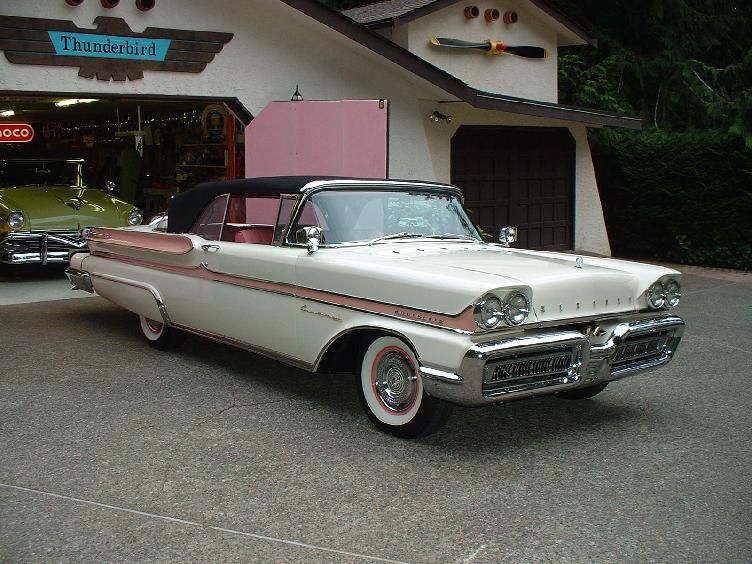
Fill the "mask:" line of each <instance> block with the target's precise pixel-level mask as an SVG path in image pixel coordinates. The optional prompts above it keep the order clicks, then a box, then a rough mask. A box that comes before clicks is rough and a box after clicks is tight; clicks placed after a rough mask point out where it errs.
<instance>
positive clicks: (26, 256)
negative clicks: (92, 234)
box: [0, 231, 86, 264]
mask: <svg viewBox="0 0 752 564" xmlns="http://www.w3.org/2000/svg"><path fill="white" fill-rule="evenodd" d="M85 248H86V241H84V239H83V237H81V234H80V233H79V232H78V231H13V232H11V233H6V234H5V235H3V236H0V262H2V263H5V264H53V263H54V264H62V263H66V262H68V253H69V251H76V250H81V249H85Z"/></svg>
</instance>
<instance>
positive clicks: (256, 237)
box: [235, 226, 274, 245]
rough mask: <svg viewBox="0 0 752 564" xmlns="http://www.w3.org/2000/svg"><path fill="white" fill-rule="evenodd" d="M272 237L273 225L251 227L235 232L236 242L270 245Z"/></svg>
mask: <svg viewBox="0 0 752 564" xmlns="http://www.w3.org/2000/svg"><path fill="white" fill-rule="evenodd" d="M273 237H274V227H272V226H269V227H251V228H249V229H243V230H241V231H238V232H237V233H235V242H236V243H255V244H257V245H271V244H272V238H273Z"/></svg>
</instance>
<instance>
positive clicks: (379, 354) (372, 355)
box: [360, 336, 423, 427]
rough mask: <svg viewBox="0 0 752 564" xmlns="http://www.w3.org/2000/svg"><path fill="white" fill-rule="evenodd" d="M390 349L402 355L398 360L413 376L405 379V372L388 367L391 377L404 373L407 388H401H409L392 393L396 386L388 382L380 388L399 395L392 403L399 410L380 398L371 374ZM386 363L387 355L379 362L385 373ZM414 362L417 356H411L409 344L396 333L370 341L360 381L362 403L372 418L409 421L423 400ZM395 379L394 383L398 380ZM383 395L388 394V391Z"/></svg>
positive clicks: (396, 422)
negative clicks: (398, 372) (400, 392)
mask: <svg viewBox="0 0 752 564" xmlns="http://www.w3.org/2000/svg"><path fill="white" fill-rule="evenodd" d="M390 351H399V353H400V355H401V356H402V357H403V361H402V362H405V363H406V365H407V366H410V367H411V374H412V375H413V376H415V380H412V379H409V376H410V375H409V374H408V375H406V374H405V373H402V375H401V376H400V375H398V374H396V373H395V372H394V371H392V377H396V378H397V379H398V380H399V379H400V378H401V377H403V376H407V377H408V379H407V383H409V384H410V385H409V386H408V387H407V388H402V389H407V390H410V392H409V393H408V394H407V395H405V396H402V395H399V394H396V395H395V394H394V392H395V391H396V389H397V387H394V386H391V383H390V385H389V386H388V387H387V388H382V389H383V390H384V391H385V390H387V389H388V390H390V391H391V393H392V394H393V395H395V397H399V398H401V399H400V400H398V402H397V404H396V405H397V406H400V408H401V409H400V410H399V411H397V410H394V409H392V408H390V407H389V406H388V405H387V403H386V402H385V401H384V399H382V395H381V393H380V392H379V390H378V389H377V386H376V376H375V375H376V374H377V372H378V371H377V368H378V367H379V365H381V364H382V362H380V361H381V359H382V358H383V357H384V355H385V354H386V353H388V352H390ZM389 365H390V364H389V359H387V361H386V362H385V363H384V364H383V367H384V369H385V370H382V374H384V375H387V374H389V369H388V367H389ZM418 366H419V365H418V359H417V358H416V357H415V355H414V354H413V352H412V350H411V349H410V347H408V346H407V345H406V344H405V342H404V341H402V340H400V339H398V338H396V337H391V336H389V337H379V338H378V339H376V340H375V341H374V342H373V343H371V345H370V346H369V347H368V349H367V350H366V352H365V354H364V356H363V364H362V366H361V372H360V382H361V389H362V392H363V398H364V399H365V403H366V406H367V408H368V410H369V411H370V412H371V414H372V415H373V416H374V417H375V418H376V419H378V420H379V421H381V422H382V423H385V424H387V425H393V426H395V427H398V426H401V425H406V424H408V423H410V422H411V421H412V420H413V419H414V418H415V416H416V415H417V414H418V411H419V410H420V406H421V404H422V401H423V382H422V380H421V378H420V376H419V374H418ZM387 382H389V381H387ZM395 383H396V384H397V383H399V382H395ZM402 383H404V382H402ZM387 397H389V394H388V393H387ZM407 398H409V399H407ZM389 399H390V401H391V397H389Z"/></svg>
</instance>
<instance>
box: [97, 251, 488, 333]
mask: <svg viewBox="0 0 752 564" xmlns="http://www.w3.org/2000/svg"><path fill="white" fill-rule="evenodd" d="M92 254H93V255H94V256H99V257H102V258H107V259H111V260H116V261H120V262H126V263H129V264H135V265H137V266H143V267H146V268H153V269H155V270H162V271H165V272H173V273H175V274H180V275H182V276H189V277H191V278H202V279H204V280H213V281H215V282H223V283H225V284H232V285H234V286H242V287H244V288H251V289H253V290H263V291H267V292H275V293H277V294H283V295H287V296H293V297H297V298H302V299H306V300H313V301H317V302H322V303H326V304H331V305H334V306H341V307H346V308H350V309H356V310H360V311H365V312H368V313H376V314H380V315H386V316H388V317H397V318H400V319H407V320H410V321H416V322H418V323H425V324H427V325H433V326H435V327H442V328H445V329H456V330H459V331H464V332H467V333H473V332H475V331H476V330H477V325H476V324H475V317H474V315H473V308H472V307H468V308H466V309H465V310H464V311H463V312H461V313H460V314H458V315H446V314H441V313H432V312H428V311H424V310H420V309H414V308H409V307H401V306H395V305H391V304H385V303H382V302H376V301H373V300H368V299H365V298H355V297H351V296H342V295H340V294H335V293H333V292H325V291H323V290H314V289H312V288H302V287H300V286H294V285H292V284H284V283H281V282H268V281H266V280H257V279H253V278H246V277H243V276H236V275H233V274H222V273H219V272H212V271H211V270H208V269H207V268H206V267H204V266H203V265H200V266H192V267H184V266H172V265H167V264H161V263H156V262H153V261H147V260H143V259H137V258H134V257H126V256H122V255H117V254H113V253H108V252H104V251H94V252H93V253H92Z"/></svg>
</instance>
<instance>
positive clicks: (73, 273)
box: [65, 266, 94, 294]
mask: <svg viewBox="0 0 752 564" xmlns="http://www.w3.org/2000/svg"><path fill="white" fill-rule="evenodd" d="M65 275H66V276H67V277H68V280H70V283H71V290H84V291H85V292H89V293H90V294H93V293H94V286H93V285H92V283H91V276H89V273H88V272H84V271H83V270H79V269H77V268H73V267H72V266H70V267H68V268H66V269H65Z"/></svg>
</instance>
